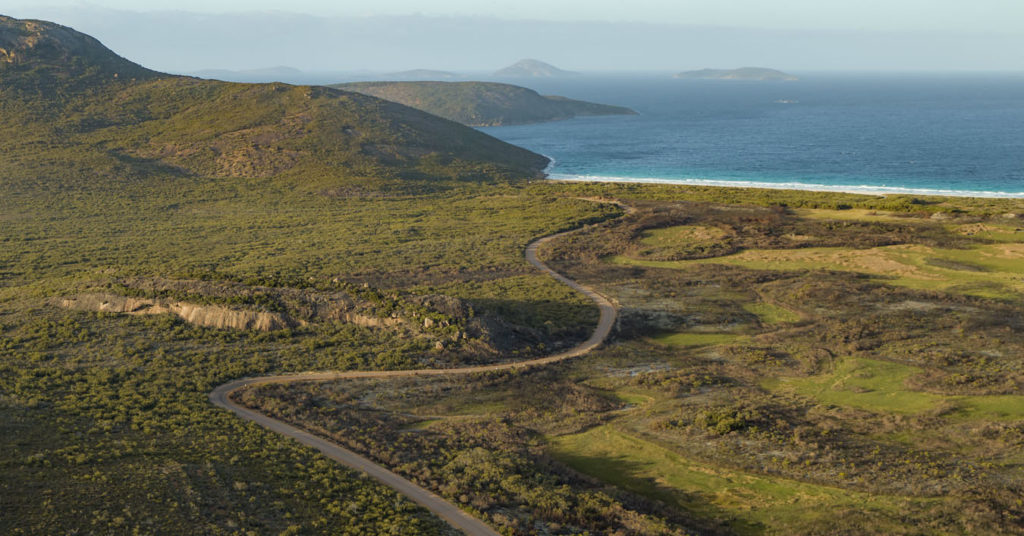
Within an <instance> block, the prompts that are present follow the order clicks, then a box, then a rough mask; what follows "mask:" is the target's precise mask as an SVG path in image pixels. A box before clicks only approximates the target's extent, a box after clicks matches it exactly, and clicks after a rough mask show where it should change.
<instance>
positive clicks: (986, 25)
mask: <svg viewBox="0 0 1024 536" xmlns="http://www.w3.org/2000/svg"><path fill="white" fill-rule="evenodd" d="M0 1H2V2H3V5H2V6H0V13H3V14H6V15H11V16H14V17H21V18H39V19H44V20H51V21H54V22H57V23H60V24H64V25H67V26H71V27H73V28H75V29H77V30H80V31H83V32H85V33H88V34H90V35H93V36H94V37H96V38H98V39H99V40H100V41H102V42H103V43H104V44H106V45H107V46H108V47H110V48H111V49H113V50H114V51H115V52H117V53H119V54H121V55H123V56H125V57H127V58H129V59H131V60H133V61H136V62H138V63H141V64H143V65H145V66H147V67H150V68H153V69H157V70H162V71H167V72H178V73H191V72H196V71H200V70H203V69H232V70H245V69H259V68H265V67H272V66H278V65H284V66H290V67H295V68H298V69H301V70H303V71H307V72H328V71H330V72H342V71H344V72H353V71H364V70H365V71H374V72H378V73H388V72H393V71H401V70H406V69H442V70H449V71H456V72H462V73H467V72H492V71H494V70H496V69H499V68H501V67H504V66H506V65H509V64H511V63H512V62H514V61H516V60H519V59H522V58H537V59H540V60H543V61H547V62H550V63H553V64H555V65H556V66H558V67H561V68H563V69H569V70H577V71H662V72H664V71H681V70H688V69H699V68H704V67H713V68H734V67H742V66H761V67H771V68H776V69H781V70H793V71H804V72H806V71H817V70H827V71H836V70H840V71H842V70H857V71H1017V72H1022V71H1024V24H1022V21H1024V0H614V1H612V0H514V1H507V0H437V1H423V0H419V1H414V0H360V1H358V2H356V1H353V0H340V1H338V0H331V1H329V0H289V1H288V2H282V1H281V0H274V1H271V0H246V1H245V2H240V1H237V0H175V1H170V0H142V1H140V0H90V1H88V2H82V1H79V0H0Z"/></svg>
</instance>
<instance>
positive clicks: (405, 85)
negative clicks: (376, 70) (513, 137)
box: [331, 82, 636, 126]
mask: <svg viewBox="0 0 1024 536" xmlns="http://www.w3.org/2000/svg"><path fill="white" fill-rule="evenodd" d="M331 87H334V88H337V89H343V90H345V91H353V92H356V93H362V94H364V95H370V96H373V97H378V98H381V99H385V100H389V101H392V102H397V103H400V104H404V105H406V106H409V107H412V108H417V109H420V110H423V111H424V112H427V113H430V114H433V115H437V116H440V117H444V118H445V119H450V120H452V121H456V122H459V123H462V124H464V125H469V126H500V125H522V124H528V123H542V122H546V121H558V120H562V119H572V118H574V117H580V116H594V115H635V114H636V112H634V111H633V110H631V109H629V108H624V107H621V106H609V105H605V104H595V103H592V102H584V101H579V100H573V99H568V98H565V97H558V96H543V95H540V94H539V93H537V92H536V91H534V90H532V89H527V88H525V87H519V86H514V85H511V84H499V83H496V82H354V83H347V84H336V85H333V86H331Z"/></svg>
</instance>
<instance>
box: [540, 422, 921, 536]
mask: <svg viewBox="0 0 1024 536" xmlns="http://www.w3.org/2000/svg"><path fill="white" fill-rule="evenodd" d="M549 444H550V449H551V453H552V455H553V456H554V457H555V458H556V459H558V460H560V461H562V462H563V463H566V464H568V465H569V466H571V467H573V468H574V469H576V470H578V471H581V472H583V473H586V474H589V475H591V476H594V477H597V478H600V479H601V480H604V481H606V482H609V483H612V484H615V485H616V486H620V487H622V488H624V489H628V490H630V491H633V492H636V493H639V494H641V495H645V496H648V497H652V498H655V499H658V500H660V501H663V502H666V503H668V504H672V505H676V506H679V507H681V508H683V509H685V510H687V511H689V512H692V513H694V514H696V515H698V516H701V517H714V518H719V519H721V518H722V517H725V518H727V519H731V521H730V525H731V526H732V527H733V529H735V530H736V532H738V533H741V534H761V533H764V532H768V533H773V534H789V533H791V532H788V530H787V529H792V527H795V526H798V525H801V524H804V523H807V522H808V521H811V520H814V519H815V518H822V517H825V516H828V515H829V511H830V510H831V509H835V508H851V507H853V508H863V509H867V510H881V511H887V512H889V513H895V512H896V511H898V509H899V508H900V505H901V504H902V503H903V502H904V500H903V499H897V498H888V497H881V496H872V495H869V494H865V493H857V492H851V491H846V490H842V489H839V488H830V487H825V486H817V485H813V484H807V483H802V482H797V481H793V480H788V479H783V478H770V477H766V476H762V475H754V474H748V473H743V472H738V471H731V470H728V469H724V468H722V467H716V466H713V465H708V464H704V463H700V462H696V461H693V460H689V459H687V458H686V457H684V456H682V455H680V454H678V453H676V452H673V451H671V450H669V449H666V448H664V447H661V446H658V445H656V444H654V443H652V442H650V441H645V440H643V439H640V438H637V437H634V436H631V435H628V434H626V433H623V432H620V431H618V430H616V429H615V428H614V427H613V426H600V427H597V428H592V429H590V430H588V431H586V432H584V433H582V434H574V435H568V436H560V437H553V438H549Z"/></svg>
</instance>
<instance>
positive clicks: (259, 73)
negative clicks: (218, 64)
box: [192, 65, 303, 82]
mask: <svg viewBox="0 0 1024 536" xmlns="http://www.w3.org/2000/svg"><path fill="white" fill-rule="evenodd" d="M192 74H193V75H195V76H196V77H198V78H206V79H212V80H223V81H226V82H246V81H251V80H259V81H261V82H284V81H285V80H288V79H292V78H295V77H296V76H302V74H303V73H302V71H300V70H298V69H296V68H294V67H288V66H285V65H279V66H276V67H264V68H261V69H244V70H240V71H233V70H230V69H203V70H201V71H196V72H194V73H192Z"/></svg>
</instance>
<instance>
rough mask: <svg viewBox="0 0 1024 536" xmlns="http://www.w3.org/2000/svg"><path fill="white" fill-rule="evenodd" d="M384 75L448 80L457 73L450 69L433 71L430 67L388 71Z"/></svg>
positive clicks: (404, 78) (412, 78) (401, 78)
mask: <svg viewBox="0 0 1024 536" xmlns="http://www.w3.org/2000/svg"><path fill="white" fill-rule="evenodd" d="M386 76H387V77H388V78H393V79H395V80H448V79H451V78H458V77H459V74H458V73H453V72H450V71H435V70H432V69H412V70H410V71H399V72H397V73H388V74H387V75H386Z"/></svg>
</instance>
